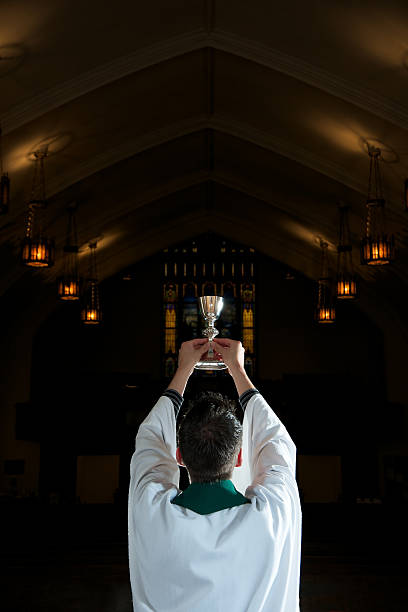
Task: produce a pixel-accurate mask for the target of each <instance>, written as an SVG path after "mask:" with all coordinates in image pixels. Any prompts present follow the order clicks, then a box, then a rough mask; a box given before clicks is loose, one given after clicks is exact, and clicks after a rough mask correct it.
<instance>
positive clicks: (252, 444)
mask: <svg viewBox="0 0 408 612" xmlns="http://www.w3.org/2000/svg"><path fill="white" fill-rule="evenodd" d="M242 438H243V439H242V466H241V467H238V468H235V469H234V473H233V477H232V481H233V483H234V485H235V486H236V488H237V489H238V490H240V491H241V492H242V493H244V492H245V491H246V489H247V487H248V486H256V485H264V486H266V487H267V486H268V485H269V486H272V487H273V486H274V485H275V483H276V477H277V475H278V473H280V474H281V475H282V474H283V475H285V476H286V478H285V480H286V481H289V482H291V483H292V485H294V488H296V489H297V483H296V478H295V474H296V446H295V444H294V442H293V440H292V438H291V437H290V436H289V434H288V432H287V430H286V427H285V426H284V425H283V423H282V422H281V421H280V420H279V418H278V416H277V415H276V414H275V412H274V411H273V410H272V408H271V407H270V406H269V404H268V403H267V402H266V401H265V399H264V398H263V397H262V395H261V394H260V393H259V392H255V393H254V394H253V395H252V396H251V397H250V399H249V401H248V403H247V404H246V408H245V414H244V421H243V436H242Z"/></svg>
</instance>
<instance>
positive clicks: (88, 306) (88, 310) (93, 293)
mask: <svg viewBox="0 0 408 612" xmlns="http://www.w3.org/2000/svg"><path fill="white" fill-rule="evenodd" d="M89 249H90V254H89V276H88V280H87V284H86V289H85V293H84V298H83V305H82V309H81V321H82V323H83V324H84V325H99V324H100V323H101V322H102V309H101V306H100V301H99V287H98V280H97V270H96V243H92V244H90V245H89Z"/></svg>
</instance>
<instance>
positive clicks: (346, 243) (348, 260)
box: [336, 206, 357, 300]
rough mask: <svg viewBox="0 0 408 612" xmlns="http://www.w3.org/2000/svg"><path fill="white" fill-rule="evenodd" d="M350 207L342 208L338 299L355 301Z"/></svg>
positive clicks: (338, 251)
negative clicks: (349, 218) (349, 220)
mask: <svg viewBox="0 0 408 612" xmlns="http://www.w3.org/2000/svg"><path fill="white" fill-rule="evenodd" d="M348 210H349V207H348V206H340V207H339V211H340V231H339V244H338V246H337V278H336V297H337V299H338V300H354V299H355V298H356V297H357V279H356V276H355V274H354V271H353V259H352V255H351V252H352V244H351V235H350V227H349V223H348Z"/></svg>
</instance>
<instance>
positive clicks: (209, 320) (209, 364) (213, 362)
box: [195, 295, 227, 370]
mask: <svg viewBox="0 0 408 612" xmlns="http://www.w3.org/2000/svg"><path fill="white" fill-rule="evenodd" d="M199 304H200V312H201V314H202V316H203V317H204V320H205V322H206V324H207V327H206V328H205V329H203V335H204V336H207V338H208V340H209V348H208V353H207V356H206V357H205V359H203V360H202V361H199V362H198V363H197V364H196V365H195V367H196V368H197V370H225V369H226V368H227V366H226V365H225V363H224V362H223V361H219V360H218V359H217V358H216V357H215V355H214V349H213V344H212V341H213V339H214V338H215V336H217V335H218V333H219V332H218V329H215V327H214V323H215V321H216V320H217V319H218V318H219V316H220V314H221V310H222V308H223V306H224V298H222V297H219V296H217V295H205V296H204V297H200V298H199Z"/></svg>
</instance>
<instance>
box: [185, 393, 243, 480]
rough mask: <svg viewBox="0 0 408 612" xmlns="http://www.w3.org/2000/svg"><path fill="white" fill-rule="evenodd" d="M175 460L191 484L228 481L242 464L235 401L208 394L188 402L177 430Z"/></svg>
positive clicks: (240, 437) (240, 427) (239, 430)
mask: <svg viewBox="0 0 408 612" xmlns="http://www.w3.org/2000/svg"><path fill="white" fill-rule="evenodd" d="M178 445H179V449H177V451H178V452H177V460H178V462H179V463H182V464H183V465H185V466H186V468H187V470H188V473H189V476H190V479H191V481H194V482H214V481H217V480H228V479H229V478H230V477H231V475H232V471H233V469H234V467H235V466H236V465H240V464H241V453H240V450H241V445H242V425H241V423H240V422H239V420H238V419H237V417H236V416H235V402H233V401H232V400H230V399H228V398H226V397H223V396H222V395H221V393H214V392H212V391H207V392H205V393H202V394H201V395H200V396H199V397H198V398H197V399H195V400H193V401H191V402H190V403H189V405H188V408H187V412H186V414H185V416H184V418H183V420H182V421H181V423H180V426H179V429H178Z"/></svg>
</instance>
